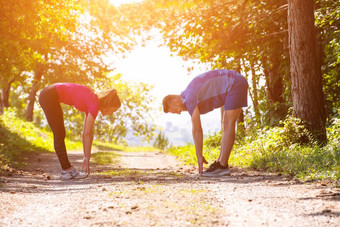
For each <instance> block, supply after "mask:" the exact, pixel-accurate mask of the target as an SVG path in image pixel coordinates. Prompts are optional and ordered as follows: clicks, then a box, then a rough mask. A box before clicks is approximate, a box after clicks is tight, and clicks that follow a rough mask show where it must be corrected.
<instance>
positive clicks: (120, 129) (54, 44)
mask: <svg viewBox="0 0 340 227" xmlns="http://www.w3.org/2000/svg"><path fill="white" fill-rule="evenodd" d="M0 4H1V5H0V12H1V15H3V16H2V17H3V19H2V20H1V21H0V30H1V31H0V34H1V36H0V52H1V58H0V80H1V84H0V86H1V87H0V88H1V108H0V109H1V113H4V112H5V111H6V110H7V109H8V108H10V107H11V108H14V111H15V112H16V114H17V116H18V117H20V118H24V119H26V120H27V121H29V122H33V123H34V124H35V125H36V126H38V127H47V125H46V122H45V120H44V116H43V113H42V111H41V109H40V108H39V107H38V106H37V104H36V100H37V94H38V92H39V90H40V89H42V88H43V87H45V86H47V85H49V84H51V83H56V82H74V83H81V84H84V85H87V86H89V87H90V88H92V89H93V90H94V91H99V90H103V89H106V88H110V87H116V88H117V90H118V91H119V94H120V96H121V99H122V107H121V108H120V109H119V111H118V112H117V113H115V114H114V115H113V116H110V117H105V118H104V117H102V116H101V115H99V116H98V118H97V120H96V124H95V139H96V140H98V141H107V142H115V143H124V141H125V140H124V138H125V137H126V136H127V134H128V133H132V134H134V135H135V136H138V137H142V138H144V139H146V140H147V141H153V140H154V139H155V138H156V144H158V146H161V147H162V148H166V147H167V146H168V143H169V141H167V139H166V138H165V137H164V135H163V134H162V132H160V133H158V131H156V129H157V125H155V124H154V123H153V122H154V120H153V116H154V115H153V113H154V109H155V108H156V109H157V108H158V111H159V107H155V105H154V104H153V102H154V99H155V97H152V96H151V95H150V91H151V89H152V86H150V85H149V84H146V83H132V82H126V81H124V80H122V79H121V77H122V75H120V74H116V73H115V62H114V61H113V59H112V58H110V57H109V56H113V55H117V54H122V53H127V52H128V51H130V50H131V49H133V47H134V46H135V45H136V44H138V43H140V42H142V43H143V42H148V41H149V40H151V39H152V38H153V37H152V36H153V34H154V33H155V32H156V33H157V34H161V37H162V43H163V45H166V46H168V47H169V48H170V50H171V51H172V52H173V54H174V55H178V56H181V57H182V58H183V59H185V60H194V61H195V62H196V63H201V64H205V65H208V66H209V68H210V69H216V68H226V69H234V70H237V71H239V72H240V73H242V74H243V75H245V76H246V78H247V79H248V81H249V83H250V89H249V96H250V99H251V103H249V104H250V105H249V108H247V109H245V110H244V112H243V114H242V115H241V116H240V118H239V126H238V136H239V137H238V139H239V142H240V144H241V143H244V142H247V141H248V142H249V143H248V146H249V145H250V142H251V141H253V140H256V139H257V138H258V137H256V135H257V136H258V135H260V134H259V132H264V131H265V133H268V132H272V131H270V130H275V129H277V128H276V127H282V128H283V129H284V132H285V133H286V134H284V135H285V136H286V137H284V136H282V134H280V135H281V137H280V138H281V139H285V140H289V143H290V144H298V145H301V144H306V143H309V144H312V145H313V146H324V145H325V144H327V139H328V140H329V138H332V139H335V140H338V138H339V137H338V136H339V134H338V131H337V130H338V128H339V123H338V122H339V114H340V113H339V106H340V98H339V97H340V78H339V77H340V73H339V72H340V44H339V43H340V42H339V39H340V34H339V26H340V3H339V2H338V1H333V0H324V1H312V0H304V1H298V2H295V1H292V0H289V1H286V0H279V1H275V2H273V1H267V0H262V1H259V0H244V1H235V0H227V1H220V0H214V1H199V0H188V1H172V0H171V1H170V0H169V1H162V0H145V1H140V2H136V3H131V4H122V5H120V6H118V7H117V6H114V5H111V4H110V2H109V1H108V0H86V1H85V0H79V1H76V0H68V1H63V0H62V1H53V0H45V1H42V0H23V1H14V0H10V1H1V3H0ZM188 70H189V71H190V70H193V68H189V69H188ZM161 76H162V75H160V78H159V79H160V80H161ZM64 112H65V114H64V116H65V122H66V128H67V134H68V137H69V138H72V139H74V140H79V139H80V138H81V131H82V124H83V118H84V116H83V114H81V113H79V111H77V110H74V109H73V108H70V107H67V106H64ZM327 129H329V130H330V131H331V132H329V130H328V131H327ZM327 135H328V138H327ZM329 135H331V136H329ZM212 137H213V138H215V140H218V134H216V135H213V136H212ZM157 138H158V139H157ZM250 138H251V139H250ZM267 138H268V135H267ZM208 140H209V138H208ZM286 142H287V141H286ZM266 143H267V144H268V141H266ZM335 144H336V143H335ZM285 147H286V145H285ZM325 152H329V154H331V156H332V157H333V162H332V163H331V164H330V165H332V166H334V165H335V166H339V163H340V161H339V157H340V155H338V153H339V145H334V146H333V145H332V147H331V148H330V149H328V148H327V149H326V150H325ZM334 168H335V170H336V171H339V173H340V169H337V167H334Z"/></svg>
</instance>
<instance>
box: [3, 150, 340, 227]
mask: <svg viewBox="0 0 340 227" xmlns="http://www.w3.org/2000/svg"><path fill="white" fill-rule="evenodd" d="M118 155H119V156H120V162H119V163H118V164H116V165H114V166H105V165H91V169H92V175H91V176H90V177H88V178H86V179H82V180H68V181H63V180H60V179H59V165H58V162H57V159H56V156H55V154H53V153H51V154H50V153H48V154H34V155H31V157H30V159H29V160H28V161H29V165H28V167H27V168H26V170H24V171H14V172H13V173H10V174H9V175H10V176H6V177H4V176H0V226H138V227H139V226H309V227H311V226H339V225H340V189H339V188H334V187H331V185H329V184H325V183H310V184H307V183H305V184H301V183H299V182H295V181H289V180H286V179H284V178H283V177H281V176H276V175H270V174H268V173H259V172H251V171H246V170H242V169H236V168H233V169H232V175H231V176H230V177H224V178H216V179H211V178H201V177H199V176H198V175H197V174H196V170H194V169H190V168H189V167H182V166H181V165H180V164H179V163H178V162H177V161H176V159H174V158H173V157H169V156H165V155H163V154H161V153H124V152H118ZM70 159H71V162H72V164H74V165H75V166H76V167H78V168H79V167H80V165H81V160H82V154H81V153H70Z"/></svg>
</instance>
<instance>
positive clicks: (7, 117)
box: [0, 108, 82, 173]
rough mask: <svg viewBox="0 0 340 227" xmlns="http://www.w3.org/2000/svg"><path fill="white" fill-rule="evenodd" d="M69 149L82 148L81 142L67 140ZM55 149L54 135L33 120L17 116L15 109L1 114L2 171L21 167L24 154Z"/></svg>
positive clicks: (0, 154) (0, 153) (0, 151)
mask: <svg viewBox="0 0 340 227" xmlns="http://www.w3.org/2000/svg"><path fill="white" fill-rule="evenodd" d="M66 146H67V148H68V149H81V147H82V145H81V143H79V142H78V143H75V142H70V141H69V140H66ZM51 151H53V137H52V134H51V133H50V132H47V131H45V130H41V129H39V128H37V127H36V126H34V125H33V124H32V123H31V122H26V121H24V120H22V119H19V118H18V117H17V116H16V111H15V109H11V108H8V109H5V112H4V114H3V115H0V173H1V172H2V171H4V170H5V169H8V168H10V167H21V166H22V165H23V162H22V154H23V153H27V152H51Z"/></svg>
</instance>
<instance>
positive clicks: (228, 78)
mask: <svg viewBox="0 0 340 227" xmlns="http://www.w3.org/2000/svg"><path fill="white" fill-rule="evenodd" d="M247 92H248V82H247V80H246V79H245V78H244V77H243V76H242V75H241V74H239V73H237V72H235V71H232V70H223V69H219V70H212V71H208V72H206V73H203V74H200V75H198V76H197V77H195V78H194V79H193V80H192V81H191V82H190V83H189V85H188V87H187V88H186V89H185V90H184V91H183V92H182V93H181V94H180V95H168V96H166V97H165V98H164V99H163V110H164V112H165V113H168V112H170V113H175V114H180V113H181V112H182V111H188V112H189V114H190V115H191V122H192V135H193V139H194V143H195V148H196V156H197V162H198V171H199V173H200V174H202V176H208V177H209V176H211V177H213V176H227V175H230V170H229V167H228V160H229V156H230V153H231V150H232V147H233V145H234V141H235V124H236V120H237V118H238V116H239V114H240V113H241V111H242V107H247ZM221 106H224V111H223V115H222V116H223V119H222V130H223V134H222V141H221V150H220V155H219V157H218V159H217V160H216V161H215V162H214V163H213V164H211V165H210V166H209V168H208V169H207V170H206V171H204V172H203V163H206V164H207V161H206V160H205V158H204V157H203V155H202V151H203V130H202V126H201V118H200V114H205V113H208V112H210V111H212V110H213V109H216V108H219V107H221Z"/></svg>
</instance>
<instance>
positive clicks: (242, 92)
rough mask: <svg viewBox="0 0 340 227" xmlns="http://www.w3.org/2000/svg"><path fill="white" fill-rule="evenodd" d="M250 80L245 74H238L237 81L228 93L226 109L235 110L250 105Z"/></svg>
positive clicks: (225, 103)
mask: <svg viewBox="0 0 340 227" xmlns="http://www.w3.org/2000/svg"><path fill="white" fill-rule="evenodd" d="M247 99H248V81H247V80H246V78H244V76H242V75H240V74H236V77H235V81H234V83H233V85H232V87H231V89H230V91H229V92H228V93H227V96H226V98H225V102H224V110H235V109H239V108H242V107H247V106H248V101H247Z"/></svg>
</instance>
